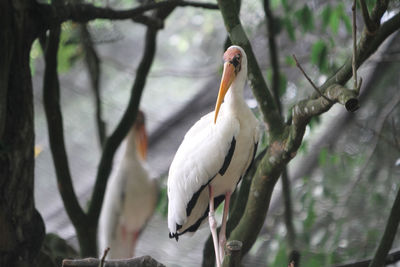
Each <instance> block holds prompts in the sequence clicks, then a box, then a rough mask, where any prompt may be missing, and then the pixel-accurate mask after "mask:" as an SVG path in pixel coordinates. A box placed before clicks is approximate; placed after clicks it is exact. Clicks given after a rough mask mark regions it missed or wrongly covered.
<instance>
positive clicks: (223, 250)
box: [219, 191, 231, 262]
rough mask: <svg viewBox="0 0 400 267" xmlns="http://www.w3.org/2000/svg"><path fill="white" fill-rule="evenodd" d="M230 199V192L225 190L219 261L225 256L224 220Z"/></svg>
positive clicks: (225, 219)
mask: <svg viewBox="0 0 400 267" xmlns="http://www.w3.org/2000/svg"><path fill="white" fill-rule="evenodd" d="M230 200H231V192H229V191H228V192H226V194H225V203H224V215H223V216H222V225H221V230H220V231H219V254H220V259H221V262H222V261H223V260H224V256H225V244H226V221H227V218H228V212H229V203H230Z"/></svg>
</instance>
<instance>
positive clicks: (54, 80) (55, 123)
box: [43, 25, 86, 227]
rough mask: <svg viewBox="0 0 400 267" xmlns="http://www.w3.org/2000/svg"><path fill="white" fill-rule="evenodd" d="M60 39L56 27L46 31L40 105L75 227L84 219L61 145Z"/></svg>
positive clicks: (54, 160) (58, 177)
mask: <svg viewBox="0 0 400 267" xmlns="http://www.w3.org/2000/svg"><path fill="white" fill-rule="evenodd" d="M59 40H60V26H59V25H58V26H55V27H54V28H52V29H51V30H50V35H49V38H48V43H47V47H46V50H45V63H46V67H45V73H44V81H43V102H44V108H45V113H46V118H47V126H48V133H49V142H50V148H51V153H52V156H53V162H54V167H55V172H56V176H57V181H58V190H59V191H60V194H61V197H62V200H63V202H64V206H65V209H66V211H67V213H68V216H69V218H70V219H71V221H72V223H73V224H74V225H75V227H77V226H78V225H81V224H83V223H84V222H85V220H86V216H85V214H84V212H83V210H82V208H81V206H80V205H79V202H78V199H77V196H76V194H75V191H74V187H73V185H72V178H71V173H70V168H69V165H68V158H67V153H66V150H65V143H64V132H63V122H62V113H61V107H60V85H59V81H58V73H57V51H58V45H59Z"/></svg>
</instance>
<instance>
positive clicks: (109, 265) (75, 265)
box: [62, 256, 165, 267]
mask: <svg viewBox="0 0 400 267" xmlns="http://www.w3.org/2000/svg"><path fill="white" fill-rule="evenodd" d="M100 261H101V260H99V259H95V258H86V259H78V260H70V259H65V260H63V263H62V267H98V266H99V263H100ZM104 263H105V265H104V266H105V267H142V266H148V267H165V266H164V265H163V264H162V263H160V262H158V261H156V260H155V259H153V258H152V257H150V256H142V257H137V258H132V259H120V260H107V261H105V262H104Z"/></svg>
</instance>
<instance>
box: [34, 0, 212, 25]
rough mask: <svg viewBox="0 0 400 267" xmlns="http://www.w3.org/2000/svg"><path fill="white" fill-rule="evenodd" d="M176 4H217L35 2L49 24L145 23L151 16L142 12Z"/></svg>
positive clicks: (180, 0) (174, 0)
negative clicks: (129, 5)
mask: <svg viewBox="0 0 400 267" xmlns="http://www.w3.org/2000/svg"><path fill="white" fill-rule="evenodd" d="M178 6H180V7H185V6H191V7H200V8H206V9H218V6H217V5H216V4H213V3H203V2H195V1H185V0H166V1H160V2H150V3H147V4H144V5H141V6H138V7H134V8H131V9H127V10H114V9H111V8H104V7H96V6H94V5H92V4H66V5H59V6H53V5H48V4H37V11H38V12H39V13H41V14H42V17H43V19H44V20H45V23H46V24H47V25H51V24H53V23H62V22H64V21H67V20H72V21H75V22H82V23H84V22H88V21H90V20H94V19H111V20H124V19H133V20H135V21H137V22H146V24H147V23H149V20H151V18H148V17H147V18H146V19H144V16H143V13H144V12H146V11H149V10H153V9H163V8H171V7H178ZM153 20H154V18H153Z"/></svg>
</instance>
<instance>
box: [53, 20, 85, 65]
mask: <svg viewBox="0 0 400 267" xmlns="http://www.w3.org/2000/svg"><path fill="white" fill-rule="evenodd" d="M61 29H62V31H61V36H60V46H59V48H58V54H57V57H58V72H60V73H63V72H67V71H68V70H69V69H70V68H71V67H72V65H73V63H74V62H75V61H76V60H77V59H78V58H79V57H80V56H81V55H82V49H81V48H80V45H79V37H78V34H79V33H78V28H77V25H76V24H74V23H71V22H66V23H64V24H63V25H62V28H61Z"/></svg>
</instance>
